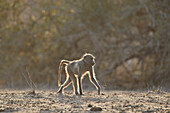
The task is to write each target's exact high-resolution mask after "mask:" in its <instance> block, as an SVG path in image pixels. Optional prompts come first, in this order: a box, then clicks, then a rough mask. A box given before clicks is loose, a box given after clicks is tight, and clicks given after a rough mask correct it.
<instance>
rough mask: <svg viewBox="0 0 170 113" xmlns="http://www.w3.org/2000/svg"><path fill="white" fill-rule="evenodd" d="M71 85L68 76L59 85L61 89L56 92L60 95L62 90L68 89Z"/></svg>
mask: <svg viewBox="0 0 170 113" xmlns="http://www.w3.org/2000/svg"><path fill="white" fill-rule="evenodd" d="M70 83H71V80H70V78H69V76H67V79H66V80H65V82H64V83H63V84H62V85H61V87H60V88H59V90H58V93H62V91H63V89H64V88H66V87H68V86H69V85H70Z"/></svg>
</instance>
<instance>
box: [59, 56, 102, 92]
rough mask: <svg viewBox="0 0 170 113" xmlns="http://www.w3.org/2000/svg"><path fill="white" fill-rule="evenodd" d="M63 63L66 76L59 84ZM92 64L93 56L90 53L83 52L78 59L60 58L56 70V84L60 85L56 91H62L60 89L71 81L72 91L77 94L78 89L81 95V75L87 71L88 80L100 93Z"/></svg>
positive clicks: (93, 61)
mask: <svg viewBox="0 0 170 113" xmlns="http://www.w3.org/2000/svg"><path fill="white" fill-rule="evenodd" d="M63 64H65V65H66V66H65V72H66V76H67V77H66V81H65V82H64V83H63V84H62V85H61V86H60V80H61V71H62V66H63ZM94 66H95V57H94V56H93V55H92V54H90V53H86V54H84V55H83V56H82V58H81V59H79V60H73V61H68V60H62V61H61V62H60V65H59V70H58V86H60V88H59V90H58V93H62V90H63V89H64V88H66V87H67V86H68V85H70V83H72V85H73V89H74V93H75V94H76V95H77V94H78V89H79V94H80V95H82V94H83V93H82V79H83V76H84V75H86V73H88V75H89V79H90V81H91V82H92V83H93V84H94V85H95V87H96V89H97V90H98V94H100V85H99V83H98V82H97V80H96V77H95V73H94Z"/></svg>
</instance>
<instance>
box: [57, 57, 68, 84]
mask: <svg viewBox="0 0 170 113" xmlns="http://www.w3.org/2000/svg"><path fill="white" fill-rule="evenodd" d="M63 64H66V65H68V64H69V61H68V60H61V62H60V65H59V69H58V86H60V81H61V71H62V68H63Z"/></svg>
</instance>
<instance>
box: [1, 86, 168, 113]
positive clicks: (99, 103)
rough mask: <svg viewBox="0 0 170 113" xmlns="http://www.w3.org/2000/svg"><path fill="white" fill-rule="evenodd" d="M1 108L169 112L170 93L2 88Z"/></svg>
mask: <svg viewBox="0 0 170 113" xmlns="http://www.w3.org/2000/svg"><path fill="white" fill-rule="evenodd" d="M0 112H19V113H25V112H26V113H39V112H41V113H49V112H50V113H51V112H59V113H93V112H97V113H98V112H101V113H114V112H115V113H117V112H125V113H126V112H127V113H129V112H143V113H148V112H157V113H159V112H161V113H167V112H169V113H170V93H168V92H157V91H155V92H134V91H104V92H102V93H101V95H97V91H93V92H90V91H84V95H83V96H76V95H74V94H73V93H72V91H68V90H66V91H65V93H64V94H63V95H61V94H57V93H56V91H54V90H38V91H35V93H34V92H32V91H29V90H22V91H19V90H2V89H1V90H0Z"/></svg>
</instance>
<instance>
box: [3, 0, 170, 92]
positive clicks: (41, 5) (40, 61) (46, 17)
mask: <svg viewBox="0 0 170 113" xmlns="http://www.w3.org/2000/svg"><path fill="white" fill-rule="evenodd" d="M169 6H170V2H169V0H154V1H153V0H1V1H0V88H26V87H29V86H28V84H27V82H26V80H25V78H24V77H28V75H29V76H30V78H31V79H32V81H33V82H34V83H35V84H36V86H37V87H39V88H43V87H44V88H57V75H58V74H57V71H58V66H59V63H60V61H61V60H62V59H68V60H74V59H78V58H80V57H81V56H82V55H83V54H84V53H86V52H90V53H92V54H93V55H94V56H96V67H95V72H96V76H97V79H98V80H99V82H100V83H101V84H102V86H103V87H104V88H105V89H108V90H111V89H126V90H128V89H148V88H158V87H161V88H166V89H168V88H169V89H170V32H169V30H170V7H169ZM64 74H65V73H64V71H63V74H62V78H63V79H62V80H63V81H64V78H65V75H64ZM89 83H90V82H89V80H88V76H87V77H85V80H84V81H83V87H85V88H88V87H89V86H88V84H89ZM90 87H91V86H90Z"/></svg>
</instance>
